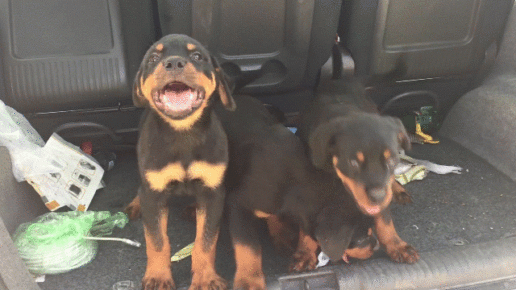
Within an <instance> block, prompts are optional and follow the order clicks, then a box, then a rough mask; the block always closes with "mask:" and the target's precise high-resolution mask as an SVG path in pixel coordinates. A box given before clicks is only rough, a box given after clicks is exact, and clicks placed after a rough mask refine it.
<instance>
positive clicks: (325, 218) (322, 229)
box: [315, 202, 356, 262]
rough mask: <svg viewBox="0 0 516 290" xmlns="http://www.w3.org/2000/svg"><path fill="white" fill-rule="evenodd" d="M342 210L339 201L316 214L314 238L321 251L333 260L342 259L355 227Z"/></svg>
mask: <svg viewBox="0 0 516 290" xmlns="http://www.w3.org/2000/svg"><path fill="white" fill-rule="evenodd" d="M344 211H345V210H344V209H343V208H342V206H341V203H339V202H336V203H335V204H332V205H330V206H327V207H326V208H324V209H323V210H322V211H321V212H320V213H319V214H318V215H317V224H316V226H315V238H316V239H317V241H318V242H319V244H320V245H321V251H323V252H324V253H325V254H326V255H327V256H328V257H329V258H330V260H332V261H334V262H335V261H340V260H342V256H343V255H344V252H345V251H346V249H347V248H348V247H349V244H350V242H351V239H352V237H353V233H354V232H355V228H356V226H355V225H354V224H353V223H351V222H350V221H351V219H350V218H349V216H347V215H346V213H345V212H344Z"/></svg>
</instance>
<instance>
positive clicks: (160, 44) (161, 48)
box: [156, 43, 164, 51]
mask: <svg viewBox="0 0 516 290" xmlns="http://www.w3.org/2000/svg"><path fill="white" fill-rule="evenodd" d="M163 48H164V47H163V43H158V45H156V50H157V51H162V50H163Z"/></svg>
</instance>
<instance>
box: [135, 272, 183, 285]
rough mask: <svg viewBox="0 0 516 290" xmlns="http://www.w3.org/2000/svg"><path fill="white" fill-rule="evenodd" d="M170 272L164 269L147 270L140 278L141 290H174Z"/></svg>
mask: <svg viewBox="0 0 516 290" xmlns="http://www.w3.org/2000/svg"><path fill="white" fill-rule="evenodd" d="M175 289H176V285H175V284H174V280H172V273H171V272H170V271H168V270H166V271H160V272H157V271H147V272H146V273H145V276H144V277H143V280H142V290H175Z"/></svg>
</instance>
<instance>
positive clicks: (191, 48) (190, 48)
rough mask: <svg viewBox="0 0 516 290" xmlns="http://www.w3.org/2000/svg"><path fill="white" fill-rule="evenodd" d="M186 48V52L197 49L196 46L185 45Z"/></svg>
mask: <svg viewBox="0 0 516 290" xmlns="http://www.w3.org/2000/svg"><path fill="white" fill-rule="evenodd" d="M186 48H187V49H188V50H194V49H196V48H197V46H195V44H192V43H188V44H187V45H186Z"/></svg>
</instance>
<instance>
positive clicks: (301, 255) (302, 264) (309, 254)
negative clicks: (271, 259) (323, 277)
mask: <svg viewBox="0 0 516 290" xmlns="http://www.w3.org/2000/svg"><path fill="white" fill-rule="evenodd" d="M292 259H293V261H292V263H290V266H289V271H290V272H302V271H310V270H314V269H315V266H317V256H316V253H315V252H313V251H307V250H299V249H298V250H297V251H296V252H295V253H294V255H293V256H292Z"/></svg>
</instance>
